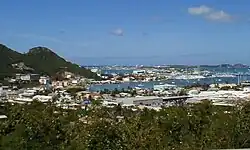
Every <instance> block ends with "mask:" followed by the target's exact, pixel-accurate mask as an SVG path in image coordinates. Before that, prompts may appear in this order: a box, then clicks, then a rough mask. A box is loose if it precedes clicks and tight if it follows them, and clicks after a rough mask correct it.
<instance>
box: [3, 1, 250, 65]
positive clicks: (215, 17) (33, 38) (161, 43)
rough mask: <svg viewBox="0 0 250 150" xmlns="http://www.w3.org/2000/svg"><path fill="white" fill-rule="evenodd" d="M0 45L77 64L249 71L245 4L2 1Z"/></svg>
mask: <svg viewBox="0 0 250 150" xmlns="http://www.w3.org/2000/svg"><path fill="white" fill-rule="evenodd" d="M0 7H1V9H0V18H1V22H0V43H2V44H5V45H7V46H8V47H10V48H12V49H14V50H17V51H19V52H27V51H28V50H29V49H30V48H32V47H35V46H45V47H48V48H50V49H52V50H53V51H55V52H56V53H58V54H59V55H60V56H63V57H65V58H66V59H68V60H71V61H74V62H76V63H79V64H81V65H107V64H117V65H135V64H144V65H160V64H188V65H194V64H220V63H244V64H249V65H250V59H249V58H250V1H249V0H156V1H152V0H105V1H104V0H60V1H59V0H25V1H21V0H1V5H0Z"/></svg>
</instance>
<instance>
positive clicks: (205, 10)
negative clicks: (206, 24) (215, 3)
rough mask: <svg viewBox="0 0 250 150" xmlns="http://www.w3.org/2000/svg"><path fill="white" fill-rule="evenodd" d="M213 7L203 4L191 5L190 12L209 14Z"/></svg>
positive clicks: (193, 13) (192, 13)
mask: <svg viewBox="0 0 250 150" xmlns="http://www.w3.org/2000/svg"><path fill="white" fill-rule="evenodd" d="M212 10H213V9H212V8H210V7H207V6H205V5H201V6H199V7H190V8H188V13H190V14H191V15H204V14H208V13H210V12H211V11H212Z"/></svg>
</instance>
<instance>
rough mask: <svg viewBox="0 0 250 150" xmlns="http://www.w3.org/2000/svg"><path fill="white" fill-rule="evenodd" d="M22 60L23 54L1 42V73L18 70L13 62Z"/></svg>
mask: <svg viewBox="0 0 250 150" xmlns="http://www.w3.org/2000/svg"><path fill="white" fill-rule="evenodd" d="M21 60H22V54H20V53H18V52H16V51H13V50H11V49H9V48H8V47H6V46H5V45H3V44H0V74H8V73H10V72H13V71H16V70H15V69H14V68H13V67H12V66H11V64H13V63H16V62H20V61H21Z"/></svg>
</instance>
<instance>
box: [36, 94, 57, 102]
mask: <svg viewBox="0 0 250 150" xmlns="http://www.w3.org/2000/svg"><path fill="white" fill-rule="evenodd" d="M32 99H33V100H38V101H40V102H43V103H46V102H49V101H52V96H45V95H36V96H34V97H33V98H32Z"/></svg>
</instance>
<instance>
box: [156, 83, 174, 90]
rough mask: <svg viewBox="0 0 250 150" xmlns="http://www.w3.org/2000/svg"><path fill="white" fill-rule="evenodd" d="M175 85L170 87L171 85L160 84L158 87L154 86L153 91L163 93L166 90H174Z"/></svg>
mask: <svg viewBox="0 0 250 150" xmlns="http://www.w3.org/2000/svg"><path fill="white" fill-rule="evenodd" d="M175 87H176V85H172V84H162V85H161V84H160V85H154V87H153V88H154V90H156V91H164V90H168V89H173V88H175Z"/></svg>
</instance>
